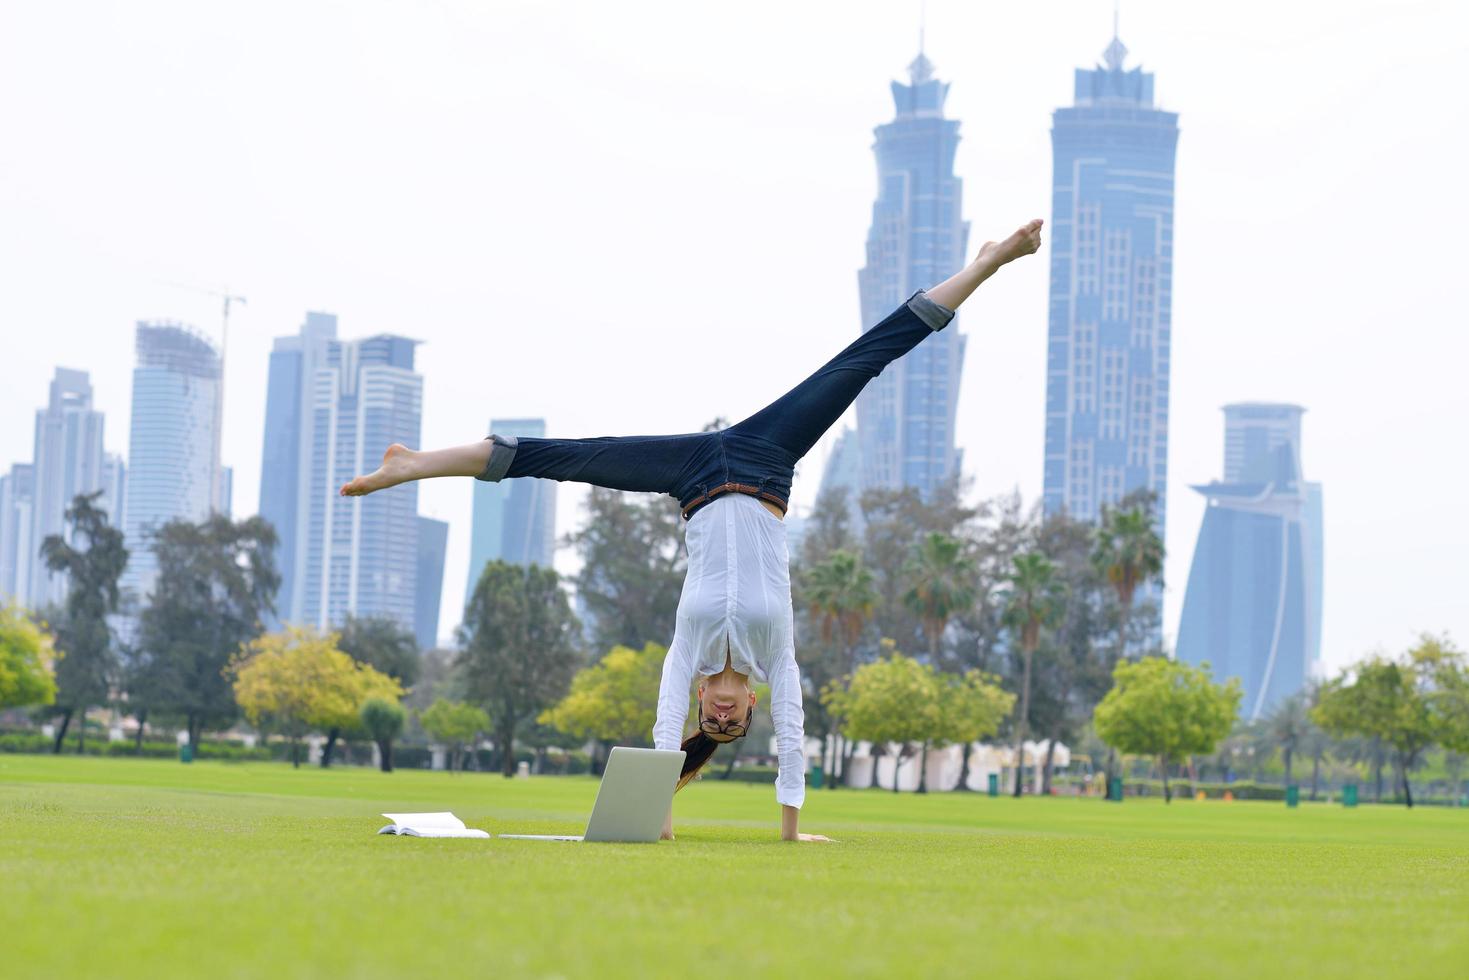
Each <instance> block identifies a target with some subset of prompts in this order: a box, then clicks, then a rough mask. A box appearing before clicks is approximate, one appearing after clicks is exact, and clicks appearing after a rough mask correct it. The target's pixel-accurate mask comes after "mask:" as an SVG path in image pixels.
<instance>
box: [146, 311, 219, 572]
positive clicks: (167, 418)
mask: <svg viewBox="0 0 1469 980" xmlns="http://www.w3.org/2000/svg"><path fill="white" fill-rule="evenodd" d="M137 358H138V361H137V366H136V367H134V368H133V414H132V426H131V428H130V430H129V432H128V470H127V520H126V524H125V525H124V534H125V536H126V543H127V548H128V552H129V555H128V565H127V570H126V571H125V572H124V573H123V577H122V583H121V584H122V586H123V588H124V589H126V590H129V591H130V592H131V593H132V595H134V596H135V597H136V598H138V599H139V600H141V599H143V598H144V597H145V596H146V595H147V594H148V592H149V591H150V590H151V589H152V588H153V580H154V578H155V577H156V575H157V571H158V564H157V559H156V558H155V557H154V555H153V551H152V548H151V545H150V541H151V536H152V534H153V532H154V531H156V530H157V529H158V528H160V527H162V526H163V525H164V524H166V523H168V522H169V521H172V520H188V521H202V520H204V519H205V518H207V517H208V516H209V514H210V512H211V511H213V510H214V508H215V505H216V503H217V501H216V499H215V494H216V492H217V488H218V486H219V474H218V473H216V472H215V469H216V467H217V466H218V465H219V447H218V446H217V445H215V438H216V435H215V433H216V427H215V424H214V422H215V401H216V399H218V397H219V393H220V361H219V352H218V350H216V349H215V347H214V345H213V344H212V343H210V342H209V341H208V340H205V339H204V338H203V337H202V336H200V335H199V334H197V333H195V332H194V330H193V329H192V328H190V327H188V326H186V325H184V324H180V323H167V322H147V321H140V322H139V323H138V331H137Z"/></svg>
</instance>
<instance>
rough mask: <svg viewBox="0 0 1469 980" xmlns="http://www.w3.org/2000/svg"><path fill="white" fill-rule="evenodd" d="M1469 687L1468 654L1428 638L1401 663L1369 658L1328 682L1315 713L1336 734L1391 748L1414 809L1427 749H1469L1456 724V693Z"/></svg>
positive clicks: (1467, 736) (1468, 735)
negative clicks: (1411, 777)
mask: <svg viewBox="0 0 1469 980" xmlns="http://www.w3.org/2000/svg"><path fill="white" fill-rule="evenodd" d="M1466 684H1469V682H1466V680H1465V671H1464V658H1463V654H1461V653H1460V652H1459V651H1458V650H1456V649H1454V648H1453V646H1452V645H1451V644H1450V643H1449V641H1448V640H1447V639H1446V638H1442V637H1435V636H1432V635H1428V634H1425V635H1424V636H1422V637H1420V638H1419V641H1418V645H1417V646H1415V647H1413V648H1412V649H1410V650H1408V651H1407V653H1405V654H1404V655H1403V656H1402V657H1400V658H1399V659H1397V660H1393V659H1390V658H1388V657H1384V656H1375V657H1369V658H1368V659H1366V660H1363V661H1361V662H1360V663H1358V664H1356V665H1355V666H1353V667H1349V668H1347V669H1346V670H1344V671H1343V672H1342V673H1341V674H1340V675H1339V676H1338V677H1336V678H1335V679H1333V680H1331V681H1328V682H1327V683H1326V684H1325V685H1323V687H1322V690H1321V696H1320V698H1319V699H1318V701H1317V704H1316V708H1315V710H1314V711H1313V713H1312V714H1313V716H1314V718H1315V721H1316V723H1317V724H1319V725H1320V726H1321V727H1322V728H1324V729H1326V730H1327V731H1328V732H1331V733H1332V734H1334V735H1337V736H1339V737H1342V736H1352V735H1361V736H1364V737H1367V738H1371V739H1377V740H1380V741H1381V743H1382V744H1384V745H1387V746H1389V747H1391V748H1392V750H1393V752H1394V753H1395V755H1396V762H1397V767H1398V772H1399V776H1400V781H1401V785H1402V789H1403V799H1404V801H1405V802H1406V803H1407V805H1408V806H1409V807H1410V808H1411V807H1412V806H1413V790H1412V787H1411V786H1410V785H1409V782H1408V773H1409V772H1411V771H1412V770H1413V769H1414V768H1415V767H1416V766H1417V764H1418V762H1419V759H1420V757H1421V755H1422V753H1423V750H1424V749H1426V748H1428V747H1429V746H1430V745H1432V744H1434V743H1436V742H1442V743H1443V744H1444V745H1445V746H1446V747H1448V748H1451V749H1452V748H1456V747H1457V746H1459V745H1464V744H1469V732H1466V731H1464V730H1463V729H1460V728H1459V727H1458V725H1457V724H1456V721H1455V719H1456V717H1457V714H1456V711H1455V700H1456V699H1455V694H1456V692H1458V691H1461V690H1463V687H1464V686H1465V685H1466ZM1461 739H1463V740H1464V741H1460V740H1461Z"/></svg>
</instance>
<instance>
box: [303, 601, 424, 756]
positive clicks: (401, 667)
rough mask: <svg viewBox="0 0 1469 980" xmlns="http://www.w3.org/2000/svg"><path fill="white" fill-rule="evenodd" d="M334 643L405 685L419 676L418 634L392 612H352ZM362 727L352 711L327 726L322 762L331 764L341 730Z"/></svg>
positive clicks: (406, 686) (348, 653)
mask: <svg viewBox="0 0 1469 980" xmlns="http://www.w3.org/2000/svg"><path fill="white" fill-rule="evenodd" d="M337 647H338V648H339V649H340V650H341V651H342V652H343V653H345V654H346V655H347V656H349V657H351V658H352V659H353V660H355V661H357V662H358V663H361V664H367V665H368V666H370V667H372V668H373V669H374V670H376V671H378V672H379V673H381V674H386V675H387V676H388V677H391V678H393V679H394V680H395V681H397V682H398V683H399V684H401V685H402V686H403V687H404V688H405V689H407V688H411V687H413V684H414V682H416V681H417V680H418V674H419V670H420V667H421V655H420V654H419V650H418V638H417V637H416V636H414V634H413V631H412V630H410V629H405V628H404V627H403V626H402V625H401V624H400V623H399V622H398V621H397V620H396V619H393V618H392V617H391V616H352V615H348V616H347V618H346V620H345V621H344V622H343V623H342V628H341V631H340V634H339V638H338V640H337ZM361 730H362V719H361V718H360V717H359V715H358V714H357V713H356V712H354V713H353V714H352V716H351V717H350V718H347V719H344V721H343V723H342V724H340V725H333V726H331V727H329V728H328V729H327V733H326V746H325V747H324V748H323V749H322V752H321V765H322V768H326V767H328V766H330V765H331V764H332V753H333V750H334V749H335V748H336V744H337V739H338V738H339V737H341V736H342V735H343V734H350V733H352V732H355V731H361Z"/></svg>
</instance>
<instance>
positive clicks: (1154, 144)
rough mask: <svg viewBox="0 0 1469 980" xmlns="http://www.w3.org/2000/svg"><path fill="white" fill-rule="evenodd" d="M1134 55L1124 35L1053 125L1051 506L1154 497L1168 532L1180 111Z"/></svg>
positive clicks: (1091, 510)
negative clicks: (1130, 64) (1156, 97)
mask: <svg viewBox="0 0 1469 980" xmlns="http://www.w3.org/2000/svg"><path fill="white" fill-rule="evenodd" d="M1126 56H1127V49H1126V48H1125V47H1124V46H1123V44H1122V42H1121V41H1120V40H1119V39H1118V38H1117V37H1116V36H1115V35H1114V36H1113V38H1112V43H1111V44H1110V45H1108V46H1107V50H1106V52H1105V54H1104V56H1103V57H1104V59H1105V62H1106V63H1105V65H1099V66H1098V67H1097V68H1095V69H1093V70H1087V69H1077V71H1076V89H1075V104H1074V105H1072V106H1069V107H1065V108H1060V109H1057V110H1056V111H1055V114H1054V115H1053V117H1052V128H1051V144H1052V151H1053V157H1052V159H1053V177H1052V199H1051V214H1052V218H1051V237H1050V242H1051V245H1050V247H1051V299H1050V327H1049V344H1048V351H1047V362H1046V363H1047V367H1046V445H1045V481H1044V483H1045V490H1044V494H1045V496H1044V503H1045V509H1046V512H1047V513H1058V512H1060V511H1066V512H1067V513H1069V514H1071V516H1073V517H1076V518H1079V519H1082V520H1087V521H1091V520H1095V519H1096V518H1097V516H1098V514H1099V512H1100V509H1101V507H1102V505H1104V504H1113V503H1116V502H1117V501H1118V500H1120V499H1121V498H1122V497H1123V496H1124V495H1126V494H1128V493H1129V492H1131V491H1133V490H1137V489H1147V490H1152V491H1154V492H1155V493H1156V494H1157V508H1156V518H1157V525H1156V526H1157V530H1158V534H1159V536H1160V537H1161V536H1162V534H1163V528H1164V523H1165V509H1164V508H1165V505H1166V501H1167V484H1168V371H1169V345H1170V331H1171V326H1172V320H1171V312H1172V290H1173V172H1174V150H1175V147H1176V146H1177V143H1178V114H1177V113H1173V112H1164V111H1162V110H1161V109H1158V108H1156V107H1155V106H1154V105H1153V76H1152V74H1151V73H1148V72H1144V71H1143V70H1142V69H1141V68H1133V69H1131V70H1127V69H1124V68H1123V62H1124V59H1125V58H1126Z"/></svg>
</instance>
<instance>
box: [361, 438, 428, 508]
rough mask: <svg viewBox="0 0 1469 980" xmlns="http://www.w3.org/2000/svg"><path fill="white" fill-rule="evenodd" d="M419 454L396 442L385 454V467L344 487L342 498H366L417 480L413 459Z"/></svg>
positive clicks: (382, 466)
mask: <svg viewBox="0 0 1469 980" xmlns="http://www.w3.org/2000/svg"><path fill="white" fill-rule="evenodd" d="M417 455H418V454H417V453H415V452H414V451H413V450H411V449H409V448H408V447H407V446H405V445H403V444H402V443H400V442H395V443H393V444H392V445H391V446H389V447H388V451H387V452H385V453H383V465H381V466H379V467H378V468H377V469H376V470H373V471H372V472H371V473H369V474H367V475H366V476H359V477H357V478H356V479H355V480H352V481H351V482H349V483H346V484H343V485H342V496H344V497H365V496H366V495H367V494H369V493H372V492H374V491H376V490H386V489H387V488H388V487H396V486H397V485H398V484H400V483H407V482H408V481H409V480H413V479H417V477H416V475H415V474H414V472H413V458H414V457H415V456H417Z"/></svg>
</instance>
